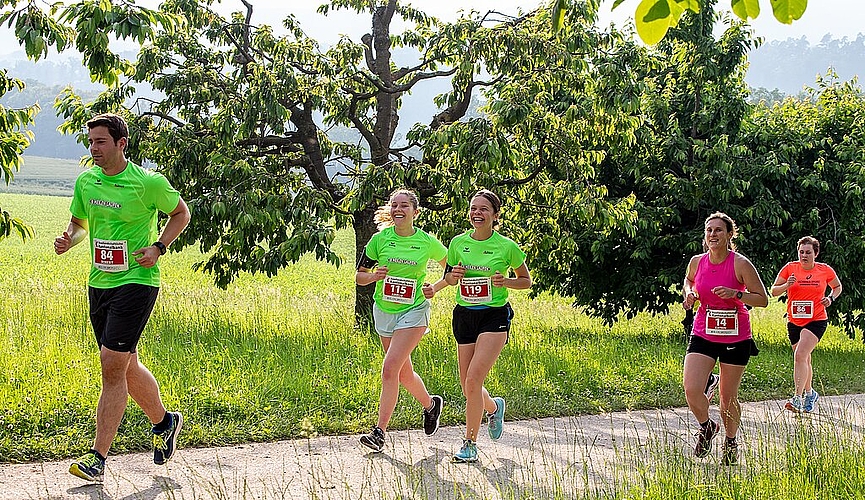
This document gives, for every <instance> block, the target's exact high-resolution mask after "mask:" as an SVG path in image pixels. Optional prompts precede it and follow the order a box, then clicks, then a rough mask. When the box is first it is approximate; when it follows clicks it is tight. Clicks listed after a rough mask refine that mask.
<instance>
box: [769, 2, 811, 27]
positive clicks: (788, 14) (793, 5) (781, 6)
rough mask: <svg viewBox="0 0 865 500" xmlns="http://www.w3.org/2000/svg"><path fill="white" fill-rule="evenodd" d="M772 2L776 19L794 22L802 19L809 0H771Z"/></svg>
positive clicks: (787, 22)
mask: <svg viewBox="0 0 865 500" xmlns="http://www.w3.org/2000/svg"><path fill="white" fill-rule="evenodd" d="M770 2H771V4H772V13H773V14H775V19H777V20H778V21H780V22H782V23H784V24H792V23H793V21H795V20H797V19H800V18H801V17H802V14H804V13H805V8H806V7H808V0H770Z"/></svg>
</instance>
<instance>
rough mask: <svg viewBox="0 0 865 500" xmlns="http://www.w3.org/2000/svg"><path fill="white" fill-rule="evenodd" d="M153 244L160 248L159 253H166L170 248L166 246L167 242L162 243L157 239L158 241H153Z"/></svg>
mask: <svg viewBox="0 0 865 500" xmlns="http://www.w3.org/2000/svg"><path fill="white" fill-rule="evenodd" d="M153 246H155V247H156V248H158V249H159V255H165V252H167V251H168V249H167V248H165V244H164V243H162V242H161V241H157V242H155V243H153Z"/></svg>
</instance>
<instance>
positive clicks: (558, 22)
mask: <svg viewBox="0 0 865 500" xmlns="http://www.w3.org/2000/svg"><path fill="white" fill-rule="evenodd" d="M567 8H568V0H556V2H555V3H554V4H553V32H555V33H558V32H559V30H560V29H562V24H563V23H564V22H565V10H566V9H567Z"/></svg>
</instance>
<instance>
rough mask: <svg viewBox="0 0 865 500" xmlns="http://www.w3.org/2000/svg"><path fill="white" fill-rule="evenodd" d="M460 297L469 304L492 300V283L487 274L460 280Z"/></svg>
mask: <svg viewBox="0 0 865 500" xmlns="http://www.w3.org/2000/svg"><path fill="white" fill-rule="evenodd" d="M460 298H462V299H463V300H464V301H466V302H468V303H469V304H484V303H486V302H492V300H493V283H492V279H490V277H489V276H480V277H477V278H463V279H461V280H460Z"/></svg>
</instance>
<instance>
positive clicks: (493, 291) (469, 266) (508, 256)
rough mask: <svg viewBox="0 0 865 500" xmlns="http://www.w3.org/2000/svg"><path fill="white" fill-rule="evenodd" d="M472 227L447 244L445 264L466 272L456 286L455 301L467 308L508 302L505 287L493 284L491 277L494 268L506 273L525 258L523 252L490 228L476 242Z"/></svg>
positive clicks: (508, 239) (499, 304)
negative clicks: (484, 236) (486, 234)
mask: <svg viewBox="0 0 865 500" xmlns="http://www.w3.org/2000/svg"><path fill="white" fill-rule="evenodd" d="M472 233H474V230H471V231H468V232H465V233H463V234H461V235H459V236H456V237H455V238H454V239H453V240H451V244H450V245H449V246H448V265H449V266H456V265H458V264H462V265H463V266H465V268H466V274H465V276H464V277H463V279H462V280H461V281H460V283H459V284H458V285H457V292H456V295H457V304H459V305H461V306H466V307H477V306H487V307H501V306H503V305H505V304H506V303H507V301H508V289H507V288H505V287H503V286H502V287H496V286H492V280H491V278H490V277H491V276H492V275H494V274H495V273H496V271H498V272H500V273H502V274H503V275H505V276H507V275H508V269H509V268H510V269H516V268H518V267H520V266H521V265H523V262H525V261H526V254H525V253H524V252H523V251H522V250H521V249H520V247H519V245H517V244H516V243H515V242H514V241H513V240H512V239H510V238H507V237H505V236H502V235H501V234H499V233H498V232H497V231H493V234H492V236H490V237H489V238H487V239H485V240H481V241H478V240H476V239H473V238H472Z"/></svg>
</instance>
